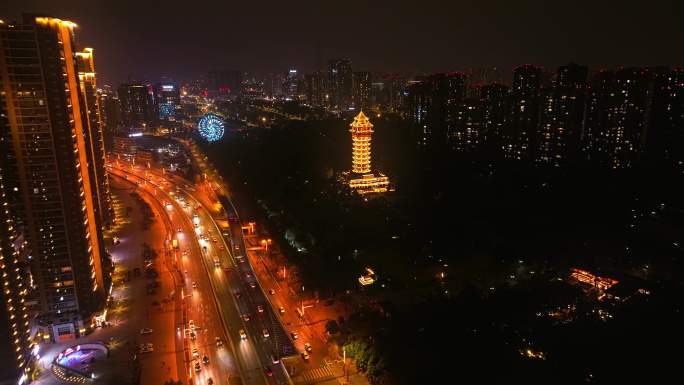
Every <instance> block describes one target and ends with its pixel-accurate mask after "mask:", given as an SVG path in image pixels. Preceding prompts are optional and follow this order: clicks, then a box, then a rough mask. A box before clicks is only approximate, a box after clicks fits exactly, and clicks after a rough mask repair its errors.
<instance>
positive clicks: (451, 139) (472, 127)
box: [447, 98, 484, 152]
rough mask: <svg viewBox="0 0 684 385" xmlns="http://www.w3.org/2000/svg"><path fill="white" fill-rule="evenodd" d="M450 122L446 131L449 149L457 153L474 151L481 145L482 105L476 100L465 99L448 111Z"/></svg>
mask: <svg viewBox="0 0 684 385" xmlns="http://www.w3.org/2000/svg"><path fill="white" fill-rule="evenodd" d="M450 115H451V121H450V122H449V129H448V131H447V140H448V144H449V147H450V148H451V149H453V150H455V151H457V152H470V151H474V150H476V149H477V148H478V147H479V146H480V143H481V136H482V127H483V126H484V108H483V103H482V101H481V100H480V99H478V98H466V99H463V100H462V101H461V102H459V103H457V104H456V105H454V106H453V107H452V108H451V111H450Z"/></svg>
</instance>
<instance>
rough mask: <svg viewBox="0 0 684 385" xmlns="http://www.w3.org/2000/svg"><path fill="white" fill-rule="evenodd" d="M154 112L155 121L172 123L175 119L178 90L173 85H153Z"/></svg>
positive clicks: (178, 104) (178, 100) (178, 103)
mask: <svg viewBox="0 0 684 385" xmlns="http://www.w3.org/2000/svg"><path fill="white" fill-rule="evenodd" d="M153 90H154V112H155V117H156V119H159V120H162V121H172V120H175V118H176V108H177V107H179V106H180V90H179V89H178V86H177V85H176V84H173V83H157V84H155V85H154V89H153Z"/></svg>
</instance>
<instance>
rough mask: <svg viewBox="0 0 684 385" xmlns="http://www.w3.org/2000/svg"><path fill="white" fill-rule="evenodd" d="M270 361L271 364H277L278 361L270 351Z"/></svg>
mask: <svg viewBox="0 0 684 385" xmlns="http://www.w3.org/2000/svg"><path fill="white" fill-rule="evenodd" d="M271 362H272V363H273V365H275V364H277V363H279V362H280V358H278V356H277V355H276V354H275V353H271Z"/></svg>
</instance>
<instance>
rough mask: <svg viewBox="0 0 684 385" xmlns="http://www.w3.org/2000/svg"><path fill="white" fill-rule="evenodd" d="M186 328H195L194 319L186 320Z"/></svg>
mask: <svg viewBox="0 0 684 385" xmlns="http://www.w3.org/2000/svg"><path fill="white" fill-rule="evenodd" d="M188 329H190V330H195V321H193V320H190V321H189V322H188Z"/></svg>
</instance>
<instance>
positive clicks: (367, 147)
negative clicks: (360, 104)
mask: <svg viewBox="0 0 684 385" xmlns="http://www.w3.org/2000/svg"><path fill="white" fill-rule="evenodd" d="M349 126H350V127H351V129H350V130H349V132H351V135H352V170H351V175H350V178H349V187H350V188H351V189H352V191H355V192H356V193H358V194H360V195H365V194H371V193H383V192H386V191H387V189H388V187H389V178H387V176H385V175H383V174H382V173H377V174H374V173H373V172H372V169H371V139H372V136H373V124H371V122H370V120H369V119H368V117H366V115H365V114H364V113H363V111H361V112H359V114H358V115H356V117H355V118H354V121H353V122H352V123H351V124H350V125H349Z"/></svg>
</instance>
